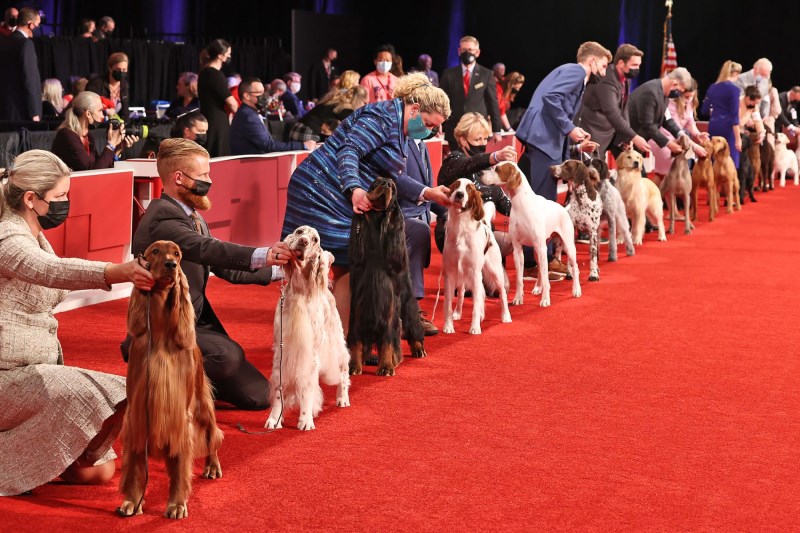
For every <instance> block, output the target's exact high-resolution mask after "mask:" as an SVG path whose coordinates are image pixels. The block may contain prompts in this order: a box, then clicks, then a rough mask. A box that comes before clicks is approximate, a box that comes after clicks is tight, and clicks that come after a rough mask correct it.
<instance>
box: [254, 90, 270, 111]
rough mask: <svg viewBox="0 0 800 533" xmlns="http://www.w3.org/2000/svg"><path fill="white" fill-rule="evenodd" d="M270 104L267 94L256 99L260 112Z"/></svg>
mask: <svg viewBox="0 0 800 533" xmlns="http://www.w3.org/2000/svg"><path fill="white" fill-rule="evenodd" d="M268 104H269V102H268V101H267V95H266V94H262V95H260V96H259V97H258V98H257V99H256V109H257V110H258V112H259V113H261V112H263V111H264V110H265V109H266V108H267V105H268Z"/></svg>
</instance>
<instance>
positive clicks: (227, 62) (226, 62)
mask: <svg viewBox="0 0 800 533" xmlns="http://www.w3.org/2000/svg"><path fill="white" fill-rule="evenodd" d="M231 59H232V58H231V57H229V58H227V59H226V60H225V61H223V62H222V63H223V64H224V65H230V64H231Z"/></svg>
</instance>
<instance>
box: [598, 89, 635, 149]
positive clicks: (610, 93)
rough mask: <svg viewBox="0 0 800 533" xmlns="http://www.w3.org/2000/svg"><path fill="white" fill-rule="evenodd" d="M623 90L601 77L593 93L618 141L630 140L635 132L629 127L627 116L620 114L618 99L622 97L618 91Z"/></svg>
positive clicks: (625, 141)
mask: <svg viewBox="0 0 800 533" xmlns="http://www.w3.org/2000/svg"><path fill="white" fill-rule="evenodd" d="M622 90H624V89H623V88H622V87H620V86H619V85H617V84H615V83H612V82H609V81H607V80H605V79H603V80H602V81H601V82H600V86H599V87H598V90H597V91H596V93H595V97H596V98H597V103H598V105H599V107H600V112H601V113H602V114H603V116H605V117H606V119H607V120H608V122H609V124H611V127H612V128H614V131H615V132H616V135H617V137H618V139H619V142H623V143H627V142H630V140H631V139H633V138H634V137H635V136H636V132H635V131H633V128H631V125H630V123H629V122H628V119H627V117H625V115H623V114H622V110H621V109H620V108H619V101H620V98H621V97H622V95H621V93H620V91H622Z"/></svg>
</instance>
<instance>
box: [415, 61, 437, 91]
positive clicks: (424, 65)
mask: <svg viewBox="0 0 800 533" xmlns="http://www.w3.org/2000/svg"><path fill="white" fill-rule="evenodd" d="M432 67H433V59H431V56H429V55H428V54H422V55H420V56H419V57H418V58H417V68H416V70H417V71H419V72H424V73H425V75H426V76H428V79H429V80H430V82H431V83H432V84H433V86H434V87H438V86H439V75H438V74H437V73H436V72H435V71H433V70H431V68H432Z"/></svg>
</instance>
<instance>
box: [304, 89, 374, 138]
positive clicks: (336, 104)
mask: <svg viewBox="0 0 800 533" xmlns="http://www.w3.org/2000/svg"><path fill="white" fill-rule="evenodd" d="M366 103H367V90H366V89H365V88H363V87H361V86H360V85H356V86H355V87H351V88H349V89H347V90H345V91H336V92H334V93H328V94H327V95H326V96H325V98H323V99H322V100H320V101H319V103H318V104H317V105H315V106H314V109H312V110H311V111H309V112H308V113H306V114H305V116H304V117H303V118H301V119H300V120H298V121H297V122H295V123H294V124H292V127H291V129H290V130H289V139H291V140H293V141H301V142H302V141H309V140H310V141H324V140H325V138H326V137H325V133H324V132H323V126H324V125H325V123H328V124H329V126H328V127H329V128H330V125H331V123H330V122H329V121H332V120H337V121H339V122H341V121H342V120H344V119H346V118H347V117H349V116H350V114H351V113H352V112H353V111H355V110H356V109H358V108H359V107H362V106H364V105H366ZM328 135H330V134H328Z"/></svg>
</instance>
